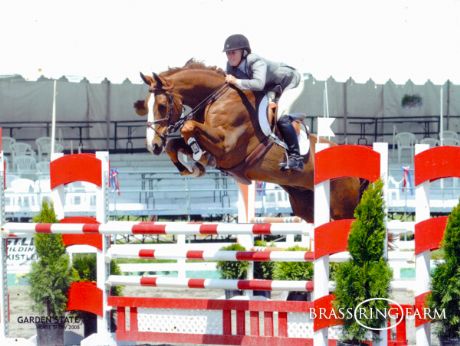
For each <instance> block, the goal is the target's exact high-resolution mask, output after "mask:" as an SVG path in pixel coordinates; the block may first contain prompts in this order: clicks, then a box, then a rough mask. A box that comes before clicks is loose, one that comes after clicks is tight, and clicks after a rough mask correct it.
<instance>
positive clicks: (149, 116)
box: [146, 94, 155, 154]
mask: <svg viewBox="0 0 460 346" xmlns="http://www.w3.org/2000/svg"><path fill="white" fill-rule="evenodd" d="M147 104H148V107H149V112H148V114H147V121H148V122H149V123H150V124H151V126H147V133H146V140H147V150H148V151H150V152H151V153H152V154H153V141H154V140H155V131H154V130H153V128H152V126H154V125H153V122H154V120H155V118H154V116H153V107H154V105H155V97H154V95H152V94H151V95H150V97H149V100H148V103H147Z"/></svg>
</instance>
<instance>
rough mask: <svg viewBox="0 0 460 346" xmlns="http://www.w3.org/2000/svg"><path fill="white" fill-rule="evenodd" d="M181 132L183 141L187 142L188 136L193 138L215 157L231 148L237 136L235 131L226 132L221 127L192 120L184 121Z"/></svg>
mask: <svg viewBox="0 0 460 346" xmlns="http://www.w3.org/2000/svg"><path fill="white" fill-rule="evenodd" d="M237 132H238V131H237ZM181 134H182V137H183V138H184V141H185V143H189V139H190V138H195V139H197V140H198V141H199V142H200V145H202V146H203V148H206V150H207V151H209V152H210V153H211V154H212V155H214V156H215V157H216V158H218V157H222V156H223V155H225V154H226V153H228V152H230V151H231V150H233V149H234V148H235V146H236V143H237V140H238V137H239V135H238V133H236V132H235V131H231V132H227V133H226V132H225V131H224V130H223V129H221V128H212V127H209V126H207V125H206V124H202V123H199V122H197V121H194V120H188V121H186V122H185V123H184V126H182V129H181Z"/></svg>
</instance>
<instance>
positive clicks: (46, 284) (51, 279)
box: [28, 201, 75, 318]
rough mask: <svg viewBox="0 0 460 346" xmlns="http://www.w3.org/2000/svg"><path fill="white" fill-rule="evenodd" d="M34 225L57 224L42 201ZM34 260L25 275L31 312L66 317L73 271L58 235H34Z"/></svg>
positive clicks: (53, 215) (49, 209) (45, 203)
mask: <svg viewBox="0 0 460 346" xmlns="http://www.w3.org/2000/svg"><path fill="white" fill-rule="evenodd" d="M33 221H34V222H37V223H56V222H57V217H56V213H55V212H54V208H53V205H52V204H49V203H48V202H47V201H43V203H42V206H41V210H40V212H39V214H38V215H36V216H35V217H34V218H33ZM34 242H35V248H36V252H37V261H36V262H35V263H32V270H31V272H30V273H29V274H28V279H29V283H30V296H31V298H32V299H33V301H34V306H33V307H34V309H35V310H36V311H37V312H38V313H40V314H44V315H47V316H52V317H57V318H59V317H62V316H64V315H65V311H66V306H67V292H68V289H69V287H70V284H71V282H72V281H73V280H74V279H75V272H74V271H73V270H72V268H71V267H70V265H69V256H68V255H67V254H66V252H65V247H64V243H63V242H62V236H61V235H60V234H44V233H37V234H35V236H34Z"/></svg>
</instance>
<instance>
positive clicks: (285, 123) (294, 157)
mask: <svg viewBox="0 0 460 346" xmlns="http://www.w3.org/2000/svg"><path fill="white" fill-rule="evenodd" d="M278 128H279V130H280V132H281V135H282V136H283V140H284V142H285V143H286V145H287V152H288V160H287V162H283V163H281V164H280V167H281V169H282V170H288V169H292V170H294V171H302V170H303V158H302V156H301V155H300V150H299V141H298V139H297V133H296V132H295V129H294V126H292V120H291V118H290V117H289V116H288V115H285V116H282V117H281V118H280V119H279V120H278Z"/></svg>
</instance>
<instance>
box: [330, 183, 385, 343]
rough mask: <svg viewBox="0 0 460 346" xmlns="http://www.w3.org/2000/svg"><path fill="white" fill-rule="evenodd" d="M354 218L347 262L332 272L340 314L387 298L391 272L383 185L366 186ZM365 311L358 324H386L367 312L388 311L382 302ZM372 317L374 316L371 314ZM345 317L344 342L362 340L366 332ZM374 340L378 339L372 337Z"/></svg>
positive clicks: (354, 321)
mask: <svg viewBox="0 0 460 346" xmlns="http://www.w3.org/2000/svg"><path fill="white" fill-rule="evenodd" d="M355 218H356V220H355V221H354V222H353V224H352V226H351V231H350V234H349V236H348V250H349V252H350V255H351V259H350V260H348V261H347V262H344V263H340V264H339V265H338V266H337V267H336V270H335V275H334V278H335V281H336V289H335V292H334V293H335V300H334V303H333V305H334V307H335V308H336V309H338V310H342V311H355V308H356V307H357V306H358V305H360V304H361V303H362V302H363V301H364V300H367V299H370V298H388V297H389V291H390V282H391V279H392V271H391V268H390V267H389V265H388V263H386V262H385V260H384V258H383V254H384V243H385V236H386V228H385V211H384V201H383V183H382V182H381V181H377V182H376V183H373V184H370V185H369V187H368V189H367V190H366V191H365V192H364V194H363V197H362V199H361V201H360V203H359V205H358V206H357V207H356V209H355ZM361 308H364V309H366V315H367V317H368V318H365V317H364V316H363V317H364V318H360V322H361V323H362V324H364V325H365V326H368V327H374V328H379V327H382V326H383V325H384V324H385V323H386V321H385V319H384V318H383V317H382V316H378V317H377V318H372V317H373V316H371V315H370V310H371V309H372V311H374V312H375V311H376V309H379V310H380V311H384V310H385V309H388V302H387V301H385V300H373V301H370V302H369V303H368V304H366V305H361V306H360V309H361ZM374 315H375V314H374ZM346 317H348V316H347V315H345V319H344V330H343V335H342V338H343V340H346V341H352V342H359V341H364V340H366V338H367V336H366V334H367V332H368V331H369V330H368V329H367V328H365V327H363V326H362V325H360V324H359V323H358V322H357V321H356V320H355V319H354V318H353V317H351V318H346ZM373 338H374V339H376V338H378V336H377V335H376V334H374V335H373Z"/></svg>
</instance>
